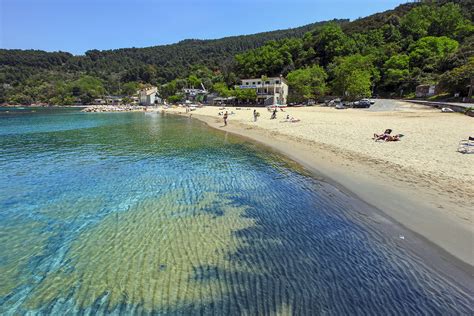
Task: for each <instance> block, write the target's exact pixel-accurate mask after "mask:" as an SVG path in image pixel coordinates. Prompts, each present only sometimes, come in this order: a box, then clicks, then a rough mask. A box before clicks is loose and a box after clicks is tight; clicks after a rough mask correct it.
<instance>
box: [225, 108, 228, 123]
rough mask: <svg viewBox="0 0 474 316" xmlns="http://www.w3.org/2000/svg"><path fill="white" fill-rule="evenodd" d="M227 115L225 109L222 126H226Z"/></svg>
mask: <svg viewBox="0 0 474 316" xmlns="http://www.w3.org/2000/svg"><path fill="white" fill-rule="evenodd" d="M227 117H228V114H227V111H225V113H224V126H227Z"/></svg>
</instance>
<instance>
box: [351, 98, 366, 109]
mask: <svg viewBox="0 0 474 316" xmlns="http://www.w3.org/2000/svg"><path fill="white" fill-rule="evenodd" d="M353 107H354V108H369V107H370V100H369V99H361V100H359V101H356V102H354V104H353Z"/></svg>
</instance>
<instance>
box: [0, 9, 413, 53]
mask: <svg viewBox="0 0 474 316" xmlns="http://www.w3.org/2000/svg"><path fill="white" fill-rule="evenodd" d="M405 2H407V0H404V1H401V0H293V1H292V0H200V1H198V0H174V1H173V0H128V1H125V0H0V23H1V24H0V47H1V48H20V49H42V50H46V51H57V50H62V51H68V52H71V53H73V54H83V53H84V52H85V51H86V50H88V49H94V48H96V49H113V48H122V47H146V46H153V45H161V44H171V43H175V42H178V41H180V40H182V39H186V38H199V39H209V38H221V37H225V36H232V35H241V34H253V33H258V32H265V31H271V30H276V29H286V28H290V27H297V26H301V25H305V24H308V23H312V22H317V21H322V20H330V19H334V18H350V19H356V18H358V17H363V16H366V15H369V14H372V13H375V12H380V11H384V10H387V9H391V8H393V7H395V6H397V5H398V4H401V3H405Z"/></svg>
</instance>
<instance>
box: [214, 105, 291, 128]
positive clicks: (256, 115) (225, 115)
mask: <svg viewBox="0 0 474 316" xmlns="http://www.w3.org/2000/svg"><path fill="white" fill-rule="evenodd" d="M268 110H269V111H270V112H272V114H271V116H270V119H271V120H275V119H276V118H277V113H278V109H277V108H276V107H275V108H274V109H273V110H272V109H271V108H268ZM280 111H282V112H284V110H283V109H282V108H280ZM218 114H219V116H220V115H222V116H223V119H224V126H227V121H228V119H229V113H228V112H227V111H225V112H219V113H218ZM231 114H234V113H233V112H232V113H231ZM259 117H260V113H259V112H257V110H256V109H254V110H253V121H254V122H257V120H258V118H259ZM299 121H300V120H299V119H296V118H294V117H290V115H287V116H286V119H285V120H284V121H282V122H291V123H296V122H299Z"/></svg>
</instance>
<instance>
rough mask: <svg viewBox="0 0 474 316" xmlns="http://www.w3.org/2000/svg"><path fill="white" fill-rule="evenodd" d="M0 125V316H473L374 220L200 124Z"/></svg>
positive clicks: (459, 292) (133, 119)
mask: <svg viewBox="0 0 474 316" xmlns="http://www.w3.org/2000/svg"><path fill="white" fill-rule="evenodd" d="M0 120H8V124H6V125H0V126H2V127H0V133H1V134H2V135H3V136H2V137H1V138H0V169H1V170H2V173H1V174H0V216H2V221H1V222H0V228H1V230H0V275H1V278H2V281H1V282H0V313H2V314H12V315H15V314H24V313H31V314H35V313H39V314H81V313H94V314H95V313H98V314H103V313H110V314H130V313H163V314H219V315H220V314H231V315H233V314H257V313H258V314H307V315H314V314H363V315H367V314H378V315H381V314H425V313H426V314H440V315H454V314H469V313H471V312H472V304H473V302H472V297H471V296H470V294H472V293H468V290H466V289H465V288H463V287H461V286H459V285H457V284H455V283H453V282H452V281H450V280H449V279H447V278H446V277H444V276H442V275H440V274H439V273H437V272H435V271H434V270H432V269H431V268H429V267H428V266H426V265H425V264H424V263H423V262H422V260H420V258H418V257H417V256H415V255H414V254H413V253H412V252H411V251H408V250H405V249H404V248H402V247H400V245H399V244H398V243H397V241H396V238H394V236H389V235H388V234H387V233H384V232H381V231H380V229H377V228H376V227H377V226H376V225H375V226H374V225H372V224H371V222H377V221H386V220H385V219H384V218H382V217H380V216H377V215H374V217H367V216H365V215H364V214H365V213H364V210H361V209H360V207H361V205H363V204H361V203H356V201H355V200H354V199H353V198H350V197H347V196H345V195H344V194H343V193H341V192H339V191H338V190H337V189H335V188H333V187H332V186H330V185H328V184H325V183H323V182H319V181H316V180H314V179H313V178H311V177H309V176H307V175H306V174H305V172H304V171H303V170H300V169H299V167H298V166H295V165H293V164H292V163H291V162H289V161H286V160H285V159H283V158H282V157H280V156H278V155H276V154H274V153H271V152H268V151H266V150H264V149H262V148H258V147H256V146H255V145H253V144H250V143H247V142H245V141H243V140H240V139H238V138H235V137H232V136H229V135H225V134H223V133H220V132H217V131H212V130H209V129H208V128H206V127H205V126H204V125H203V124H201V123H199V122H195V121H192V120H188V119H184V118H180V117H168V116H162V115H158V114H157V115H143V114H142V113H134V114H81V113H78V112H77V111H70V110H68V111H65V112H61V111H57V112H54V114H53V115H51V113H43V112H40V113H31V114H29V115H22V116H14V115H13V116H12V115H9V116H2V115H0ZM25 120H26V121H25ZM60 122H64V124H65V125H66V126H62V125H61V123H60ZM3 126H7V127H3ZM35 126H36V127H35ZM38 126H39V127H38ZM12 131H15V132H12Z"/></svg>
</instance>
